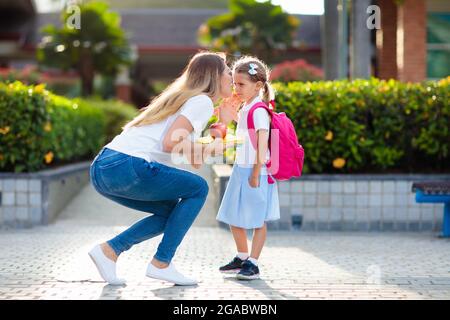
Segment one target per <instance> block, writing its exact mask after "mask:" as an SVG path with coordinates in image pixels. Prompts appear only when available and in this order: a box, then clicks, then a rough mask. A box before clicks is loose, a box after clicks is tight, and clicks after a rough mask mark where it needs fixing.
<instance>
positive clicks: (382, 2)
mask: <svg viewBox="0 0 450 320" xmlns="http://www.w3.org/2000/svg"><path fill="white" fill-rule="evenodd" d="M377 5H378V6H379V7H380V11H381V29H380V30H377V33H376V41H377V64H378V78H380V79H386V80H388V79H397V78H398V72H397V5H396V4H395V3H394V1H393V0H378V1H377Z"/></svg>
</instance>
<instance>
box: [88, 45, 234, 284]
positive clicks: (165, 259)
mask: <svg viewBox="0 0 450 320" xmlns="http://www.w3.org/2000/svg"><path fill="white" fill-rule="evenodd" d="M231 86H232V78H231V70H230V69H229V68H228V66H227V65H226V61H225V57H224V56H223V55H221V54H218V53H211V52H202V53H198V54H196V55H195V56H194V57H193V58H192V59H191V60H190V62H189V64H188V66H187V67H186V69H185V71H184V72H183V74H182V75H181V76H180V77H179V78H178V79H176V80H175V81H174V82H173V83H172V84H171V85H170V86H169V87H168V88H167V89H166V90H165V91H164V92H163V93H161V94H160V95H159V96H158V97H156V98H155V99H154V100H153V101H152V102H151V103H150V105H149V106H148V107H146V108H145V109H144V111H143V112H142V113H140V114H139V115H138V116H137V117H136V118H134V119H133V120H132V121H131V122H129V123H128V124H127V125H126V126H125V127H124V128H123V129H124V130H123V131H122V133H121V134H120V135H118V136H116V137H115V138H114V139H113V140H112V141H111V142H110V143H109V144H107V145H106V146H105V147H104V148H103V149H102V150H101V151H100V153H99V154H98V155H97V157H96V158H95V159H94V161H93V163H92V165H91V169H90V174H91V181H92V184H93V186H94V188H95V189H96V190H97V191H98V192H99V193H100V194H101V195H103V196H105V197H106V198H109V199H111V200H113V201H115V202H117V203H119V204H121V205H124V206H126V207H129V208H133V209H136V210H140V211H144V212H148V213H152V215H151V216H148V217H145V218H143V219H142V220H140V221H138V222H137V223H135V224H134V225H132V226H131V227H129V228H128V229H127V230H125V231H124V232H122V233H120V234H119V235H117V236H116V237H114V238H113V239H111V240H108V241H106V242H104V243H102V244H99V245H96V246H95V247H94V248H93V249H92V250H91V251H90V252H89V255H90V257H91V258H92V260H93V261H94V263H95V265H96V266H97V268H98V271H99V273H100V275H101V276H102V278H103V279H104V280H105V281H106V282H108V283H110V284H113V285H121V284H124V283H125V281H124V280H123V279H118V278H117V276H116V261H117V258H118V257H119V255H120V254H121V253H122V252H124V251H126V250H128V249H130V248H131V247H132V246H133V245H135V244H137V243H140V242H142V241H144V240H147V239H150V238H153V237H155V236H158V235H160V234H161V233H163V234H164V236H163V238H162V240H161V242H160V244H159V246H158V249H157V252H156V254H155V255H154V256H153V259H152V260H151V262H150V263H149V264H148V267H147V272H146V275H147V276H148V277H151V278H155V279H160V280H165V281H169V282H172V283H175V284H178V285H194V284H196V283H197V281H196V280H195V279H191V278H188V277H186V276H184V275H183V274H181V273H180V272H178V271H177V270H176V268H175V266H174V265H173V263H172V262H171V260H172V258H173V256H174V254H175V251H176V249H177V247H178V246H179V244H180V243H181V241H182V240H183V237H184V235H185V234H186V232H187V231H188V230H189V228H190V227H191V225H192V223H193V222H194V220H195V218H196V217H197V215H198V213H199V212H200V209H201V208H202V206H203V204H204V202H205V199H206V196H207V194H208V185H207V182H206V181H205V180H204V179H203V178H202V177H200V176H198V175H197V174H195V173H192V172H190V171H187V170H183V169H181V168H180V167H179V164H180V163H181V162H183V161H182V160H183V159H187V160H188V161H189V163H190V164H191V165H192V166H193V167H195V168H198V167H200V165H201V164H202V163H203V159H204V158H205V157H207V156H210V155H216V154H221V153H222V152H223V150H224V147H225V146H224V145H223V144H222V142H221V141H220V140H215V142H214V143H212V144H211V145H208V146H206V147H205V146H203V145H201V144H198V143H195V142H194V141H195V140H196V139H197V138H198V137H199V136H200V134H201V132H202V130H203V129H204V127H205V126H206V124H207V122H208V120H209V119H210V117H211V116H212V115H213V112H214V103H215V102H216V101H217V100H219V99H220V98H227V97H230V96H231Z"/></svg>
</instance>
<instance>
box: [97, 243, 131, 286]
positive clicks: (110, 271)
mask: <svg viewBox="0 0 450 320" xmlns="http://www.w3.org/2000/svg"><path fill="white" fill-rule="evenodd" d="M89 256H90V257H91V259H92V261H94V263H95V266H96V267H97V269H98V272H99V273H100V276H101V277H102V278H103V280H105V281H106V282H108V283H109V284H111V285H114V286H120V285H123V284H125V280H124V279H119V278H117V276H116V263H115V262H114V261H112V260H111V259H109V258H108V257H107V256H105V254H104V253H103V250H102V248H101V247H100V245H96V246H95V247H94V248H92V250H91V251H89Z"/></svg>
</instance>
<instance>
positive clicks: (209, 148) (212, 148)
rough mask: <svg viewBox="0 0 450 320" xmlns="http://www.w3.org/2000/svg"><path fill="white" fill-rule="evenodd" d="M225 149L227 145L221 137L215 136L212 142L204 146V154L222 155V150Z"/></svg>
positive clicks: (206, 155)
mask: <svg viewBox="0 0 450 320" xmlns="http://www.w3.org/2000/svg"><path fill="white" fill-rule="evenodd" d="M226 149H227V145H226V144H225V142H224V140H223V139H220V138H215V139H214V140H213V142H211V143H209V144H207V145H206V147H205V156H204V158H206V157H208V156H212V157H215V156H220V155H223V153H224V151H225V150H226Z"/></svg>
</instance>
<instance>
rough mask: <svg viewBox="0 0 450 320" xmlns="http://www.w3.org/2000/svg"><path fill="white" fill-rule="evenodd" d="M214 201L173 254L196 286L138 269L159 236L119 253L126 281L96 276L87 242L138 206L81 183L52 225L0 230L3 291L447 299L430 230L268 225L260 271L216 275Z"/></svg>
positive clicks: (444, 273) (220, 243)
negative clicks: (245, 277)
mask: <svg viewBox="0 0 450 320" xmlns="http://www.w3.org/2000/svg"><path fill="white" fill-rule="evenodd" d="M203 173H205V172H203ZM206 173H207V172H206ZM212 208H213V206H212V202H208V203H207V204H206V205H205V207H204V210H203V211H202V213H201V216H200V217H199V219H198V220H197V221H196V223H195V225H194V227H193V228H192V229H191V230H190V231H189V232H188V234H187V236H186V238H185V240H184V242H183V243H182V245H181V246H180V248H179V249H178V252H177V255H176V257H175V259H174V263H175V264H176V265H177V266H178V268H179V269H180V270H182V271H184V272H186V273H188V274H192V275H195V276H196V277H197V278H198V279H200V280H201V282H200V283H199V285H197V286H194V287H180V286H173V285H170V284H168V283H165V282H162V281H157V280H153V279H149V278H146V277H145V276H144V272H145V268H146V265H147V263H148V261H149V259H150V258H151V256H152V255H153V253H154V252H155V249H156V247H157V245H158V242H159V239H160V237H158V238H156V239H153V240H150V241H147V242H144V243H141V244H139V245H137V246H135V247H133V248H132V249H131V250H129V251H127V252H125V253H124V254H123V255H122V256H121V257H120V259H119V262H118V273H119V274H120V275H121V276H123V277H125V278H126V279H127V280H128V283H127V285H126V286H123V287H114V286H109V285H105V283H104V282H102V281H101V279H100V278H99V276H98V274H97V272H96V269H95V267H94V266H93V264H92V262H91V261H90V259H89V258H88V256H87V251H88V250H89V249H90V248H91V247H92V246H93V245H94V244H96V243H99V242H102V241H104V240H106V239H109V238H111V237H113V236H114V235H115V234H117V233H118V232H120V231H121V230H123V229H124V228H125V227H126V226H128V225H130V224H131V223H133V222H134V221H136V220H137V219H139V218H141V217H143V216H144V214H143V213H140V212H136V211H132V210H130V209H127V208H123V207H121V206H119V205H117V204H115V203H114V202H112V201H109V200H107V199H104V198H102V197H101V196H99V195H98V194H97V193H96V192H95V191H94V190H93V189H92V187H91V186H86V187H85V188H84V189H83V190H82V191H81V192H80V194H79V195H78V196H77V197H76V198H75V199H74V200H73V201H72V202H71V203H70V204H69V205H68V206H67V207H66V209H65V210H64V211H63V213H62V214H61V216H60V218H59V219H58V220H57V221H56V222H55V223H54V224H52V225H49V226H43V227H35V228H33V229H28V230H0V300H2V299H450V255H449V252H450V240H447V239H439V238H437V237H436V235H434V234H429V233H364V232H360V233H342V232H336V233H329V232H318V233H313V232H311V233H309V232H301V231H293V232H269V236H268V241H267V246H266V247H265V248H264V250H263V254H262V257H261V259H260V265H261V272H262V279H261V280H256V281H253V282H242V281H237V280H235V279H234V278H233V277H231V276H223V275H221V274H220V273H219V272H218V271H217V268H218V266H219V265H221V264H223V263H224V262H226V261H227V260H229V259H230V258H231V257H232V255H233V254H234V244H233V241H232V237H231V235H230V234H229V232H228V231H227V230H224V229H220V228H217V227H216V226H215V220H214V217H215V212H214V210H213V209H212Z"/></svg>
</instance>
